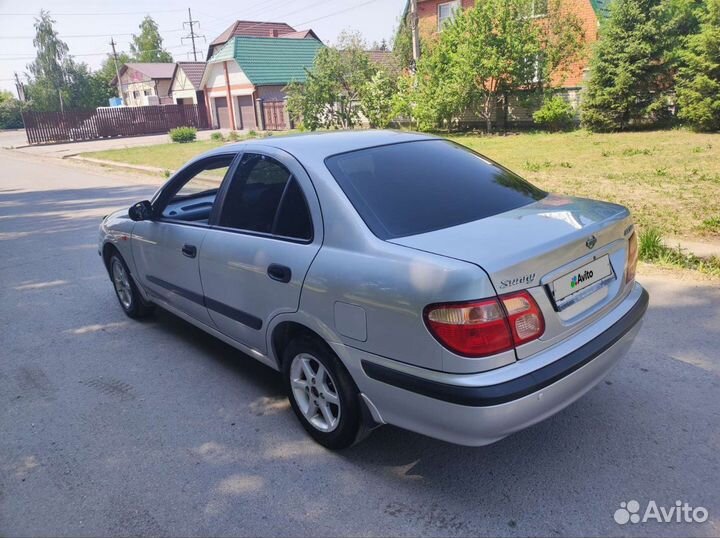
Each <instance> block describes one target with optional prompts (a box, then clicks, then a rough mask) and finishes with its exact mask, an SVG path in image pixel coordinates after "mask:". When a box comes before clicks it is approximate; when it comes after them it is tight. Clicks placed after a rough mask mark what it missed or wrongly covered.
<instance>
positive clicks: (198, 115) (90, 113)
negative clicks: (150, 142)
mask: <svg viewBox="0 0 720 538" xmlns="http://www.w3.org/2000/svg"><path fill="white" fill-rule="evenodd" d="M23 122H24V123H25V132H26V134H27V139H28V143H29V144H47V143H51V142H78V141H82V140H96V139H98V138H112V137H116V136H138V135H148V134H158V133H167V132H168V131H169V130H170V129H173V128H175V127H183V126H188V127H195V128H197V129H207V128H208V121H207V114H206V112H205V105H204V103H203V104H202V105H157V106H139V107H107V108H98V109H96V110H67V111H65V112H64V113H63V112H33V111H27V112H23Z"/></svg>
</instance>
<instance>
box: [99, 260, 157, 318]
mask: <svg viewBox="0 0 720 538" xmlns="http://www.w3.org/2000/svg"><path fill="white" fill-rule="evenodd" d="M108 272H109V273H110V280H111V281H112V283H113V287H114V288H115V295H116V296H117V299H118V302H119V303H120V307H121V308H122V309H123V312H125V314H126V315H127V316H128V317H130V318H133V319H139V318H144V317H147V316H149V315H150V314H151V313H152V312H153V310H154V309H155V305H153V304H152V303H148V302H147V301H145V299H143V298H142V295H140V292H139V291H138V289H137V286H136V285H135V281H134V280H133V278H132V276H130V269H128V266H127V264H126V263H125V260H123V258H122V256H121V255H120V253H119V252H117V251H115V252H113V253H112V254H111V255H110V259H109V260H108Z"/></svg>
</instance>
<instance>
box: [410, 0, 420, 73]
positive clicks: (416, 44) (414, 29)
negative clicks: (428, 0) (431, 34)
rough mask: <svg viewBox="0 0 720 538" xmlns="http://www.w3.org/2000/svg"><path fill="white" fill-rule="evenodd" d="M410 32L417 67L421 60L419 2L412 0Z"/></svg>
mask: <svg viewBox="0 0 720 538" xmlns="http://www.w3.org/2000/svg"><path fill="white" fill-rule="evenodd" d="M410 32H411V33H412V53H413V61H414V62H415V66H417V63H418V60H419V59H420V36H419V35H418V7H417V0H410Z"/></svg>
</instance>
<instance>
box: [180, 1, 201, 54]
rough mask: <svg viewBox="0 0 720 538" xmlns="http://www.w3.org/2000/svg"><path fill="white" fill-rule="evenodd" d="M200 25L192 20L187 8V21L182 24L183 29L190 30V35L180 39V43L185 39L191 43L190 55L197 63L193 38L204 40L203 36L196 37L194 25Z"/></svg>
mask: <svg viewBox="0 0 720 538" xmlns="http://www.w3.org/2000/svg"><path fill="white" fill-rule="evenodd" d="M196 24H197V25H200V23H199V22H198V21H194V20H193V18H192V12H191V11H190V8H188V20H187V22H183V27H189V28H190V35H186V36H184V37H181V38H180V42H181V43H184V41H185V40H186V39H189V40H190V41H192V49H193V51H192V53H193V59H194V60H195V61H196V62H197V49H196V48H195V38H196V37H197V38H198V39H199V38H203V39H205V36H204V35H198V34H196V33H195V25H196Z"/></svg>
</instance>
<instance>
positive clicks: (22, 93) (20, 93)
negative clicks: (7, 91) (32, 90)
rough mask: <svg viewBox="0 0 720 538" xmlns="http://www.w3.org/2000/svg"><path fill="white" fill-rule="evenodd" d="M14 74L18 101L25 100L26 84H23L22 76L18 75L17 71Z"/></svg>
mask: <svg viewBox="0 0 720 538" xmlns="http://www.w3.org/2000/svg"><path fill="white" fill-rule="evenodd" d="M13 74H14V75H15V91H17V95H18V101H24V100H25V86H23V83H22V82H21V81H20V77H19V76H18V74H17V72H15V73H13Z"/></svg>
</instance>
